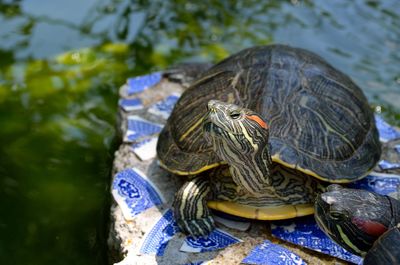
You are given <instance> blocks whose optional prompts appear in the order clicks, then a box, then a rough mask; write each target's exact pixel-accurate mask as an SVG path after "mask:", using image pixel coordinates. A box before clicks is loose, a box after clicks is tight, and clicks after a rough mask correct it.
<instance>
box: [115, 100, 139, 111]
mask: <svg viewBox="0 0 400 265" xmlns="http://www.w3.org/2000/svg"><path fill="white" fill-rule="evenodd" d="M118 105H119V106H120V107H121V108H122V109H123V110H124V111H127V112H128V111H133V110H138V109H142V108H143V103H142V100H141V99H140V98H121V99H120V100H119V101H118Z"/></svg>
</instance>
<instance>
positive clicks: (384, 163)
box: [378, 160, 400, 170]
mask: <svg viewBox="0 0 400 265" xmlns="http://www.w3.org/2000/svg"><path fill="white" fill-rule="evenodd" d="M378 165H379V167H380V168H381V169H382V170H389V169H399V168H400V163H392V162H390V161H387V160H381V161H379V163H378Z"/></svg>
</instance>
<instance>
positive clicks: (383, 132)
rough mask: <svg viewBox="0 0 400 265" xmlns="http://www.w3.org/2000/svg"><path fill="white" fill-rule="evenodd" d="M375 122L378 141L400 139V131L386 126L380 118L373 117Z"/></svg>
mask: <svg viewBox="0 0 400 265" xmlns="http://www.w3.org/2000/svg"><path fill="white" fill-rule="evenodd" d="M375 122H376V127H377V128H378V131H379V139H380V140H381V141H382V142H388V141H390V140H395V139H399V138H400V130H399V129H397V128H395V127H393V126H391V125H390V124H388V123H387V122H386V121H384V119H383V118H382V117H381V116H379V115H375Z"/></svg>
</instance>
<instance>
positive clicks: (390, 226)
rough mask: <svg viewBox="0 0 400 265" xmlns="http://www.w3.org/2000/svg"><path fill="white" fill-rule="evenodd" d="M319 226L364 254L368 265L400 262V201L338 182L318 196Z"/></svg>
mask: <svg viewBox="0 0 400 265" xmlns="http://www.w3.org/2000/svg"><path fill="white" fill-rule="evenodd" d="M314 215H315V219H316V221H317V224H318V226H319V227H320V228H321V229H322V230H323V231H324V232H325V233H326V234H327V235H328V236H329V237H330V238H331V239H332V240H334V241H335V242H336V243H338V244H339V245H340V246H342V247H343V248H345V249H346V250H348V251H350V252H351V253H353V254H356V255H358V256H362V257H364V263H363V264H364V265H375V264H381V265H389V264H400V247H399V244H400V201H399V200H397V199H394V198H392V197H389V196H384V195H380V194H377V193H374V192H370V191H367V190H358V189H350V188H344V187H342V186H340V185H337V184H334V185H330V186H328V187H327V192H325V193H322V194H320V195H318V196H317V198H316V200H315V214H314Z"/></svg>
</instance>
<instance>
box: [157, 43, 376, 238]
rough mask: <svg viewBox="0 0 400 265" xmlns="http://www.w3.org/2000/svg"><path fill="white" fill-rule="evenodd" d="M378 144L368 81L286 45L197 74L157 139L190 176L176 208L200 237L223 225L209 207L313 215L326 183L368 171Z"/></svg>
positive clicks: (160, 152) (163, 161) (163, 159)
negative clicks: (362, 84)
mask: <svg viewBox="0 0 400 265" xmlns="http://www.w3.org/2000/svg"><path fill="white" fill-rule="evenodd" d="M380 153H381V148H380V142H379V137H378V132H377V129H376V126H375V122H374V115H373V112H372V110H371V108H370V107H369V104H368V101H367V99H366V97H365V95H364V94H363V92H362V90H361V89H360V88H359V87H358V86H357V85H356V84H355V83H354V82H353V81H352V80H351V79H350V78H349V77H348V76H347V75H345V74H344V73H342V72H340V71H339V70H337V69H335V68H334V67H333V66H331V65H330V64H328V63H327V62H326V61H325V60H324V59H323V58H321V57H320V56H318V55H316V54H315V53H313V52H311V51H308V50H305V49H301V48H295V47H290V46H287V45H279V44H275V45H267V46H256V47H251V48H247V49H244V50H242V51H240V52H238V53H236V54H233V55H231V56H230V57H228V58H226V59H224V60H222V61H221V62H219V63H217V64H215V65H213V66H212V67H210V68H208V69H207V70H205V71H204V72H203V73H201V74H199V75H198V76H197V78H195V79H194V80H193V82H192V83H191V84H190V86H189V87H188V88H187V89H186V90H185V91H184V92H183V93H182V96H181V97H180V99H179V100H178V101H177V103H176V105H175V106H174V108H173V110H172V113H171V115H170V117H169V118H168V120H167V122H166V124H165V126H164V127H163V129H162V131H161V132H160V135H159V139H158V143H157V156H158V160H159V164H160V166H161V167H162V168H164V169H166V170H167V171H169V172H170V173H173V174H177V175H182V176H186V182H185V184H184V185H183V186H182V187H181V188H180V189H179V190H178V192H177V193H176V195H175V199H174V202H173V208H174V215H175V218H176V220H177V223H178V225H179V227H180V228H181V229H182V231H183V232H185V233H187V234H190V235H194V236H196V235H206V234H208V233H209V232H210V231H212V230H213V228H214V227H215V224H214V221H213V218H212V215H211V209H212V210H217V211H222V212H225V213H228V214H232V215H236V216H240V217H244V218H250V219H259V220H278V219H288V218H293V217H296V216H303V215H310V214H313V213H314V200H315V196H316V194H318V193H319V192H321V189H323V186H324V185H325V186H326V184H325V183H326V182H328V183H348V182H352V181H355V180H358V179H361V178H363V177H364V176H366V175H367V174H368V172H369V171H371V170H372V168H373V167H374V165H375V164H376V163H377V161H378V160H379V157H380Z"/></svg>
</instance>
